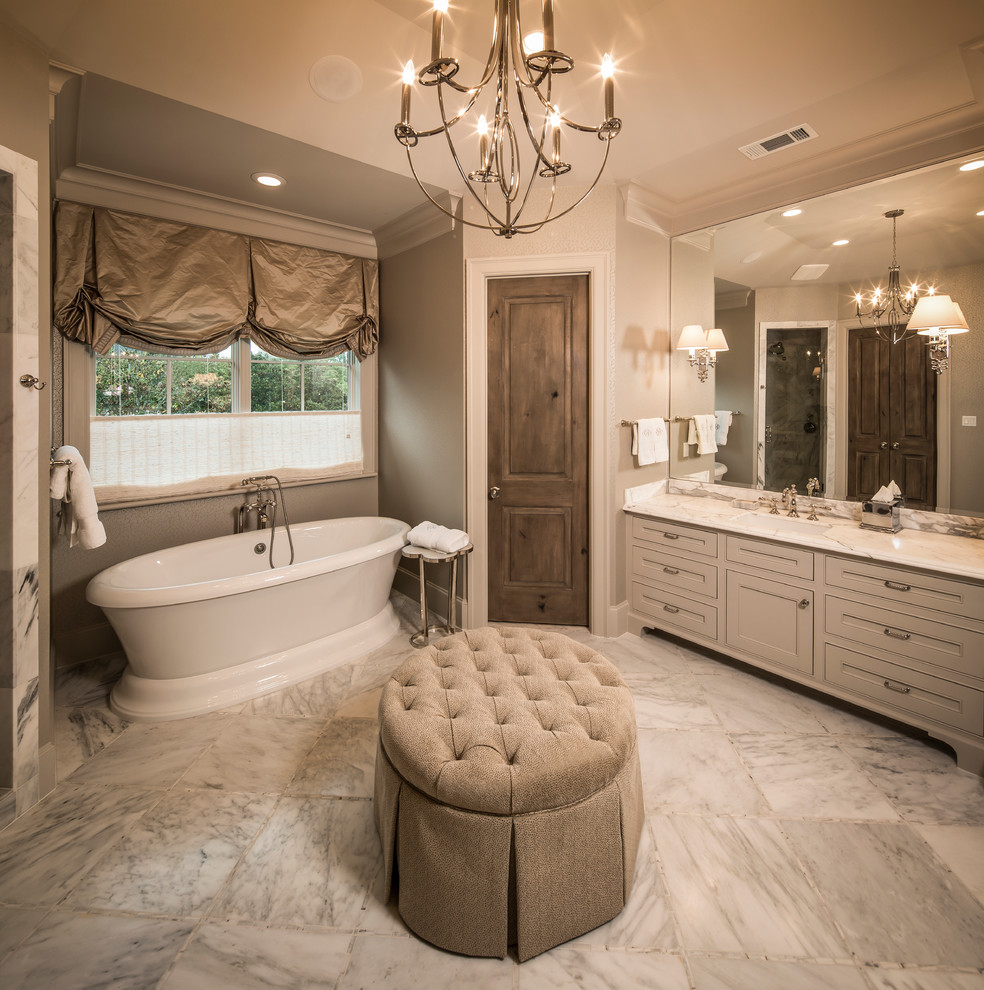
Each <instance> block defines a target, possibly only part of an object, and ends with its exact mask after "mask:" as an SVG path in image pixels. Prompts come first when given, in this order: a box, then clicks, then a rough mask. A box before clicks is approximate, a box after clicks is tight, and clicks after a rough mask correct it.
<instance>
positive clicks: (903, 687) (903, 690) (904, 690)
mask: <svg viewBox="0 0 984 990" xmlns="http://www.w3.org/2000/svg"><path fill="white" fill-rule="evenodd" d="M882 684H884V685H885V687H887V688H888V690H889V691H898V693H899V694H908V693H909V692H910V691H911V690H912V688H911V687H909V685H908V684H893V683H892V682H891V681H882Z"/></svg>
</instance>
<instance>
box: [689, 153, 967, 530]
mask: <svg viewBox="0 0 984 990" xmlns="http://www.w3.org/2000/svg"><path fill="white" fill-rule="evenodd" d="M972 161H973V158H972V156H964V157H963V158H962V159H959V160H956V161H952V162H945V163H942V164H940V165H935V166H931V167H929V168H924V169H919V170H916V171H913V172H909V173H905V174H903V175H899V176H893V177H891V178H888V179H884V180H880V181H878V182H874V183H869V184H866V185H862V186H857V187H855V188H852V189H848V190H844V191H841V192H838V193H831V194H829V195H827V196H823V197H820V198H818V199H814V200H807V201H804V202H801V203H794V204H789V207H788V208H780V209H777V210H773V211H768V212H765V213H761V214H757V215H755V216H751V217H745V218H742V219H739V220H735V221H731V222H729V223H725V224H720V225H718V226H716V227H713V228H708V229H706V230H702V231H697V232H694V233H691V234H685V235H681V236H679V237H676V238H674V239H673V243H672V245H671V278H672V285H671V340H670V343H671V348H672V350H671V364H670V375H671V384H670V399H671V402H670V410H671V420H672V421H671V423H670V450H671V454H670V474H671V476H672V477H674V478H686V479H690V480H699V481H717V482H720V483H722V484H726V485H738V486H743V487H745V486H747V487H751V488H765V489H768V490H771V491H778V490H782V489H783V488H785V487H788V486H789V485H791V484H795V485H796V486H797V488H798V490H799V491H805V490H806V487H807V484H808V482H809V481H810V479H814V478H815V479H817V483H818V485H819V490H820V493H821V494H822V495H823V496H826V497H829V498H838V499H854V500H861V499H865V498H870V497H871V495H872V494H874V492H875V491H877V489H878V488H880V487H881V486H882V485H885V484H888V483H889V482H890V481H893V480H894V481H895V482H896V483H897V484H898V485H899V487H900V488H901V489H902V492H903V497H904V499H905V504H906V505H907V506H908V507H910V508H923V509H938V510H941V511H947V512H953V513H958V514H966V515H984V443H982V442H981V439H980V436H981V434H980V433H979V432H978V431H979V430H982V429H984V385H982V381H984V167H981V168H979V169H961V166H966V165H968V164H970V163H971V162H972ZM899 211H901V212H899ZM978 211H981V212H980V213H979V212H978ZM893 228H894V229H893ZM893 235H894V237H893ZM893 240H894V243H893ZM893 261H895V262H896V263H897V265H898V268H899V269H900V274H899V282H900V286H901V289H900V294H899V300H900V301H899V306H901V307H902V310H901V312H900V311H898V310H897V311H896V313H895V318H894V323H895V326H894V328H892V327H886V326H885V324H888V323H890V322H893V321H892V320H891V319H890V307H889V306H888V305H886V304H887V302H888V298H887V294H888V290H889V284H890V281H894V280H893V279H892V275H891V269H892V266H893ZM930 294H937V295H939V296H942V295H947V296H949V297H950V298H951V300H952V302H953V303H956V304H957V310H958V311H959V314H960V316H962V318H963V322H964V324H965V325H966V326H968V327H969V328H970V330H969V332H961V331H962V329H963V328H962V327H960V326H956V325H955V324H957V323H958V320H957V319H953V320H945V319H943V318H942V317H941V318H940V319H941V321H942V322H947V323H950V324H951V326H950V327H949V329H948V328H946V327H942V328H928V329H921V330H920V331H919V333H918V334H917V333H916V331H915V323H916V322H920V325H921V323H923V322H925V321H919V320H918V318H917V319H913V320H912V322H913V328H912V329H911V330H910V331H909V334H908V335H906V336H905V337H904V339H901V340H897V342H893V337H895V338H898V337H899V336H900V335H902V334H903V333H904V331H905V326H906V324H907V323H908V322H909V315H908V312H906V311H905V310H906V308H907V309H908V311H911V310H912V308H913V307H914V306H915V304H916V302H917V301H918V300H919V298H921V297H926V296H929V295H930ZM859 296H860V297H861V299H862V300H863V303H864V305H863V306H861V305H860V304H859V303H858V301H857V300H858V297H859ZM907 296H908V298H906V297H907ZM872 298H874V299H875V301H876V304H877V303H880V304H881V308H882V309H885V310H886V313H885V315H884V316H883V317H881V319H880V320H879V319H873V318H871V317H870V316H869V315H868V311H869V310H870V309H871V308H872V307H871V305H870V300H871V299H872ZM859 308H861V309H862V314H861V317H859V315H858V310H859ZM875 308H876V309H877V308H878V306H877V305H876V306H875ZM936 308H939V307H936ZM952 309H953V307H950V310H952ZM950 310H945V311H947V312H949V311H950ZM877 323H881V324H882V326H881V327H878V326H875V325H873V324H877ZM695 328H698V329H699V328H702V329H703V331H704V332H705V335H706V336H707V339H711V335H710V334H709V333H707V332H708V331H710V330H711V329H713V330H715V331H720V332H721V333H722V334H723V337H724V339H725V340H726V347H727V350H724V351H717V352H713V351H712V352H711V354H710V355H709V356H710V357H712V358H714V359H715V360H713V361H711V362H709V363H708V362H705V365H704V366H701V367H698V366H697V364H696V362H695V361H694V357H693V352H692V350H687V349H683V350H680V349H678V348H679V347H680V345H681V343H682V344H684V345H686V344H687V343H688V340H687V339H686V338H685V337H684V330H685V329H686V330H687V332H688V333H689V334H690V335H691V336H693V334H694V329H695ZM689 342H690V343H693V341H689ZM944 350H946V351H947V352H948V353H947V356H948V361H946V362H943V364H944V367H943V368H940V367H939V366H940V364H941V361H940V359H939V358H940V355H941V354H942V353H943V351H944ZM696 353H697V354H699V353H700V352H699V351H698V352H696ZM701 372H703V375H704V379H705V380H703V381H702V380H701V379H700V377H699V374H700V373H701ZM701 415H711V416H716V423H717V431H716V432H717V438H718V440H719V441H721V440H722V436H723V442H719V443H717V444H716V446H717V450H716V451H714V452H712V451H710V450H709V448H708V446H707V445H702V446H698V445H697V444H691V443H688V440H690V439H692V437H691V433H692V427H691V418H692V417H695V416H701ZM978 424H980V425H978Z"/></svg>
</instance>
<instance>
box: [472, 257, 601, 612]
mask: <svg viewBox="0 0 984 990" xmlns="http://www.w3.org/2000/svg"><path fill="white" fill-rule="evenodd" d="M488 313H489V328H488V329H489V332H488V484H489V503H488V506H489V516H488V525H489V529H488V532H489V618H490V619H491V620H497V621H503V622H545V623H557V624H562V625H586V624H587V622H588V564H589V559H588V485H587V481H588V277H587V276H586V275H562V276H551V277H549V278H539V277H537V278H511V279H493V280H490V282H489V284H488Z"/></svg>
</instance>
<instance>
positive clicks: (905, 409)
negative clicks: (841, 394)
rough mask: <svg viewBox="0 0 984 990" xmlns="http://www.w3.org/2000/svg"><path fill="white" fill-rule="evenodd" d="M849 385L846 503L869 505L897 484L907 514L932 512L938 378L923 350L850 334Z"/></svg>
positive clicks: (915, 342)
mask: <svg viewBox="0 0 984 990" xmlns="http://www.w3.org/2000/svg"><path fill="white" fill-rule="evenodd" d="M848 383H849V387H850V393H849V398H848V466H847V472H848V477H847V483H848V491H847V496H848V498H852V499H859V500H861V499H866V498H871V496H872V495H873V494H874V493H875V492H876V491H877V490H878V489H879V488H881V487H882V485H887V484H888V483H889V481H895V482H896V483H897V484H898V486H899V488H901V490H902V495H903V496H904V498H905V504H906V506H908V507H909V508H932V507H934V506H935V505H936V457H937V455H936V375H935V373H934V372H933V370H932V367H931V366H930V360H929V348H928V347H927V346H926V342H925V341H924V340H923V338H922V337H919V336H916V337H910V338H908V339H907V340H903V341H901V342H900V343H898V344H892V343H891V342H889V341H887V340H882V339H881V338H880V337H879V336H878V335H877V334H876V333H875V331H874V330H871V329H864V330H852V331H851V332H850V338H849V345H848Z"/></svg>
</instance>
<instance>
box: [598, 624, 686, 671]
mask: <svg viewBox="0 0 984 990" xmlns="http://www.w3.org/2000/svg"><path fill="white" fill-rule="evenodd" d="M596 649H597V650H598V652H599V653H600V654H601V655H602V656H604V657H605V658H606V659H608V660H610V661H611V662H612V663H613V664H614V665H615V666H616V667H617V668H618V669H619V672H620V673H621V675H622V676H623V677H625V678H629V677H634V678H646V677H656V678H662V677H667V676H669V675H671V674H692V673H694V664H693V662H692V658H691V657H689V656H685V655H684V652H683V651H682V650H681V649H680V648H679V647H677V646H676V645H675V644H673V643H670V642H669V641H668V640H663V639H660V638H659V637H656V636H646V637H644V638H640V637H639V636H633V635H631V634H630V633H625V634H624V635H622V636H619V637H618V639H607V640H601V641H600V642H599V645H598V647H596Z"/></svg>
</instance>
